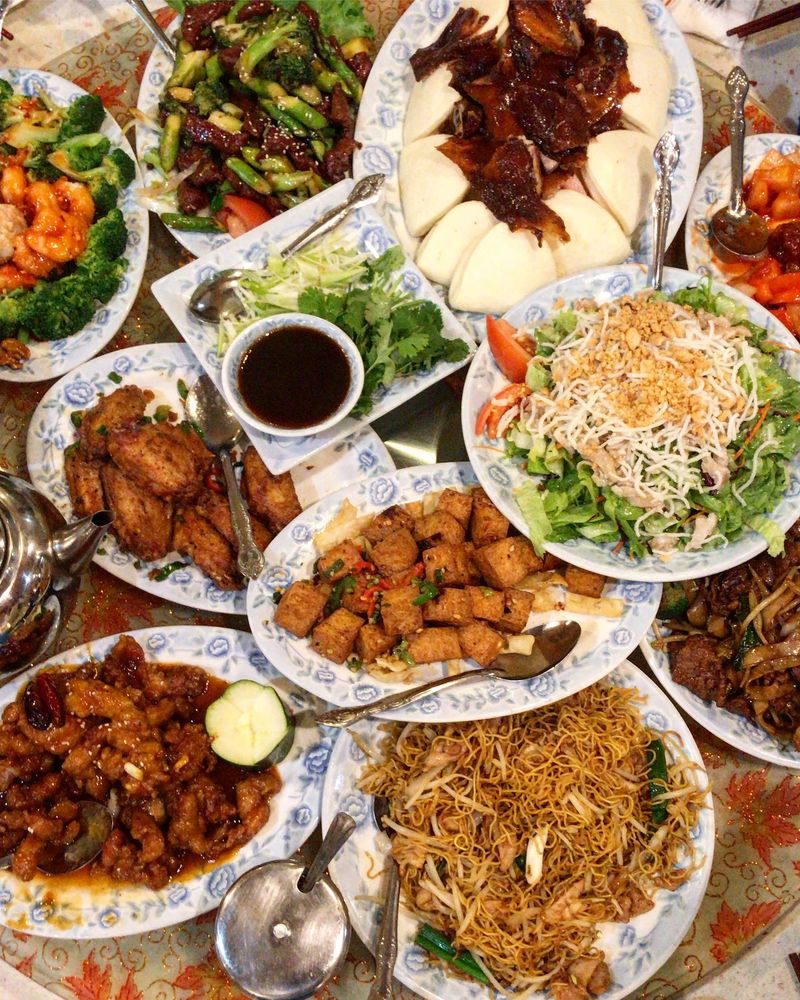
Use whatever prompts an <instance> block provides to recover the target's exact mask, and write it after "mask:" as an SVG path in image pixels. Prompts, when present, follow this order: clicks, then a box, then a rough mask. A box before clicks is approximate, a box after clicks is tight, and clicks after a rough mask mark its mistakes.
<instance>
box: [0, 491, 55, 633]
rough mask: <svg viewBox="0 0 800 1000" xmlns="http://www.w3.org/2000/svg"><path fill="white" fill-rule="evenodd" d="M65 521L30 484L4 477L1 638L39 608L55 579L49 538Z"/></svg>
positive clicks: (0, 519)
mask: <svg viewBox="0 0 800 1000" xmlns="http://www.w3.org/2000/svg"><path fill="white" fill-rule="evenodd" d="M63 524H64V518H63V517H62V515H61V514H60V513H59V512H58V510H57V509H56V508H55V507H54V506H53V504H52V503H51V502H50V501H49V500H47V499H46V498H45V497H43V496H42V495H41V494H39V493H37V492H36V490H34V489H33V487H32V486H30V485H29V484H28V483H26V482H25V481H24V480H22V479H18V478H17V477H16V476H11V475H9V474H8V473H4V472H3V473H0V640H3V639H4V638H6V637H7V636H9V635H10V634H11V633H12V632H13V631H14V629H15V627H16V626H18V625H19V623H20V622H21V621H22V620H24V619H25V618H26V617H27V615H28V614H29V613H30V611H31V610H32V609H33V608H35V607H37V606H38V605H39V604H40V603H41V601H42V600H43V598H44V597H45V595H46V594H47V591H48V590H49V588H50V585H51V583H52V580H53V573H54V567H53V559H52V554H51V551H50V539H51V536H52V532H53V530H54V529H55V528H59V527H61V526H62V525H63Z"/></svg>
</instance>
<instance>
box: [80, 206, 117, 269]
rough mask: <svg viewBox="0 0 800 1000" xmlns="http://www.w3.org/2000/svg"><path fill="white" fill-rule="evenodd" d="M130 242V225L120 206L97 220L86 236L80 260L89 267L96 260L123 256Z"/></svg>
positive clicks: (114, 258)
mask: <svg viewBox="0 0 800 1000" xmlns="http://www.w3.org/2000/svg"><path fill="white" fill-rule="evenodd" d="M127 242H128V227H127V226H126V225H125V219H124V218H123V217H122V212H120V210H119V209H118V208H115V209H112V211H110V212H109V213H108V215H106V216H105V217H104V218H102V219H100V220H99V221H98V222H95V223H94V225H93V226H91V228H90V229H89V232H88V235H87V238H86V249H85V250H84V251H83V253H82V254H81V256H80V257H79V259H78V261H79V264H83V265H84V266H86V267H89V266H90V265H91V263H92V262H93V261H94V260H97V259H100V260H107V261H108V260H116V258H117V257H121V256H122V254H123V252H124V250H125V246H126V244H127Z"/></svg>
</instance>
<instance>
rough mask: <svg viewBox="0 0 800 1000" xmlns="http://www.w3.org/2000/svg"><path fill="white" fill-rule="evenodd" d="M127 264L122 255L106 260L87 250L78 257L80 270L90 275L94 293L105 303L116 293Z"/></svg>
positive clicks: (90, 283)
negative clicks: (88, 252)
mask: <svg viewBox="0 0 800 1000" xmlns="http://www.w3.org/2000/svg"><path fill="white" fill-rule="evenodd" d="M127 266H128V262H127V260H124V259H123V258H122V257H117V258H116V260H106V259H105V258H103V257H99V256H98V255H97V254H87V253H86V252H85V251H84V253H83V254H82V255H81V256H80V258H79V259H78V271H79V272H80V273H81V274H84V275H86V276H87V277H88V279H89V285H90V287H91V290H92V294H93V295H94V297H95V298H96V299H99V300H100V301H101V302H102V303H103V304H104V305H105V303H106V302H109V301H110V300H111V299H112V297H113V296H114V295H115V294H116V292H117V289H118V288H119V283H120V282H121V281H122V275H123V274H124V273H125V269H126V268H127Z"/></svg>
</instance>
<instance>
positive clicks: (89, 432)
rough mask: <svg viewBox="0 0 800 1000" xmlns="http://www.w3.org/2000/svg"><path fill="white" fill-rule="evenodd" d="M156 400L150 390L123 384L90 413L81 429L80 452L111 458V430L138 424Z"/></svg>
mask: <svg viewBox="0 0 800 1000" xmlns="http://www.w3.org/2000/svg"><path fill="white" fill-rule="evenodd" d="M152 398H153V393H152V392H150V390H149V389H140V388H139V387H138V386H137V385H123V386H120V388H119V389H115V390H114V391H113V392H112V393H110V394H109V395H108V396H104V397H103V398H102V399H101V400H100V402H99V403H98V404H97V405H96V406H93V407H92V408H91V409H90V410H87V411H86V412H85V413H84V415H83V420H82V421H81V425H80V427H79V428H78V440H79V441H80V443H81V451H82V452H83V453H84V454H85V455H88V456H89V457H90V458H107V457H108V437H109V435H110V434H111V433H112V431H115V430H118V429H119V428H121V427H127V426H130V425H133V424H135V423H136V422H137V421H138V420H139V419H140V418H141V417H143V416H144V411H145V409H146V408H147V404H148V403H149V402H150V400H151V399H152Z"/></svg>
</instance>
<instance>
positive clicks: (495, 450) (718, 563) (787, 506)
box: [461, 264, 800, 583]
mask: <svg viewBox="0 0 800 1000" xmlns="http://www.w3.org/2000/svg"><path fill="white" fill-rule="evenodd" d="M699 280H701V279H700V278H698V277H697V276H696V275H693V274H690V273H689V272H688V271H681V270H678V269H677V268H671V267H668V268H665V269H664V291H666V292H671V291H675V290H676V289H678V288H685V287H687V286H689V285H696V284H697V283H698V281H699ZM646 287H647V274H646V270H645V268H644V266H643V265H641V264H620V265H618V266H616V267H601V268H595V269H594V270H591V271H584V272H583V273H582V274H578V275H575V276H574V277H572V278H564V279H562V280H561V281H554V282H553V283H552V284H550V285H546V286H545V287H544V288H540V289H539V290H538V291H537V292H534V294H533V295H531V296H529V297H528V298H527V299H525V300H524V301H523V302H520V303H519V305H517V306H514V308H513V309H511V310H510V311H509V312H507V313H506V314H505V316H504V317H503V318H504V319H506V320H508V322H509V323H511V324H512V325H513V326H516V327H520V326H523V325H530V324H537V323H541V322H542V321H544V320H545V318H546V317H547V316H548V315H551V314H552V313H553V312H558V310H559V309H563V308H566V306H567V305H568V304H569V303H571V302H575V301H577V300H579V299H595V300H597V301H599V302H608V301H609V300H610V299H615V298H619V297H620V296H623V295H629V294H632V293H635V292H637V291H639V290H641V289H643V288H646ZM718 290H719V291H722V292H724V293H725V294H726V295H729V296H730V297H731V298H733V299H735V300H736V301H737V302H741V303H742V304H743V305H745V306H746V308H747V310H748V314H749V318H750V320H751V321H752V322H753V323H756V324H758V325H759V326H763V327H766V329H767V331H768V333H769V339H770V340H771V341H775V342H779V343H781V344H784V345H786V348H787V350H786V351H784V352H783V353H782V354H781V357H780V361H781V364H782V365H783V367H784V368H785V369H786V370H787V371H788V372H790V374H791V375H793V376H794V378H796V379H800V355H799V354H798V353H797V350H796V347H797V345H796V343H795V341H794V338H793V337H791V336H790V334H789V332H788V331H787V330H786V329H785V327H784V326H783V324H782V323H779V322H778V321H777V320H776V319H775V318H774V317H773V316H772V315H771V314H770V313H768V312H767V310H766V309H764V308H763V307H762V306H760V305H759V304H758V303H757V302H754V301H753V300H752V299H749V298H747V297H746V296H744V295H742V294H741V293H739V292H737V291H735V289H733V288H728V287H727V286H726V287H724V288H720V289H718ZM556 303H558V305H556ZM507 384H508V380H507V379H506V378H505V377H504V376H503V375H502V373H501V372H500V369H499V368H498V367H497V365H496V364H495V362H494V359H493V357H492V354H491V351H490V350H489V345H488V344H487V343H484V344H482V345H481V347H480V349H479V350H478V353H477V355H476V356H475V360H474V361H473V363H472V366H471V367H470V370H469V372H468V374H467V381H466V385H465V386H464V395H463V397H462V402H461V429H462V431H463V433H464V441H465V442H466V445H467V453H468V454H469V457H470V461H471V462H472V465H473V467H474V469H475V472H476V473H477V475H478V479H480V482H481V486H483V488H484V489H485V490H486V492H487V493H488V494H489V496H490V497H491V498H492V500H493V501H494V503H495V504H496V505H497V506H498V507H499V508H500V510H501V511H502V512H503V513H504V514H505V515H506V517H507V518H508V519H509V520H510V521H511V522H512V524H514V525H515V526H516V527H517V528H518V529H519V530H520V531H521V532H523V534H526V533H527V528H526V526H525V520H524V519H523V517H522V514H521V513H520V510H519V507H518V506H517V503H516V501H515V499H514V491H515V490H516V489H518V488H519V487H520V486H522V484H523V483H525V482H530V481H531V479H532V478H535V477H531V476H529V475H528V474H527V473H526V472H524V471H523V469H522V468H521V467H520V465H519V463H518V462H515V461H514V460H513V459H510V458H506V457H505V455H504V454H503V452H502V449H501V448H499V447H498V446H497V443H496V442H494V443H492V442H490V441H488V440H487V439H486V438H485V437H481V438H480V439H479V438H476V436H475V422H476V419H477V417H478V413H479V412H480V409H481V407H482V406H483V405H484V403H485V402H486V401H487V400H488V399H490V398H491V397H492V396H493V395H494V394H495V393H496V392H498V391H499V390H500V389H502V388H503V386H504V385H507ZM769 516H770V517H771V518H772V519H773V520H774V521H776V522H777V523H778V524H779V525H780V526H781V528H783V529H784V530H785V529H786V528H788V527H790V525H792V524H794V522H795V521H796V520H797V518H798V516H800V454H798V455H795V457H794V459H793V460H792V461H791V462H790V463H789V486H788V488H787V490H786V493H785V494H784V497H783V500H781V502H780V504H779V505H778V506H777V507H776V508H775V510H773V511H772V512H771V514H770V515H769ZM766 547H767V543H766V540H765V539H764V537H763V536H762V535H759V534H757V533H756V532H755V531H747V532H746V533H745V534H744V535H742V537H741V538H739V539H738V540H737V541H735V542H729V543H728V544H727V545H725V546H721V547H719V548H712V549H701V550H699V551H694V552H676V553H673V554H672V555H671V556H670V557H669V559H668V560H666V561H664V560H662V559H660V558H659V557H657V556H654V555H648V556H646V557H644V558H642V559H634V558H631V557H630V556H629V555H628V553H627V552H626V551H625V550H622V551H620V552H615V548H616V546H614V545H611V544H606V545H598V544H596V543H594V542H590V541H587V540H585V539H581V540H572V541H569V542H565V543H563V544H556V543H555V542H548V543H546V544H545V548H546V549H547V551H548V552H552V553H553V555H555V556H557V557H558V558H559V559H564V560H566V561H567V562H571V563H574V564H575V565H576V566H581V567H583V568H584V569H589V570H593V571H594V572H595V573H602V574H604V575H605V576H612V577H619V576H622V577H625V579H627V580H642V581H646V580H650V581H657V582H661V583H664V582H666V581H667V580H691V579H693V578H694V577H698V576H709V575H710V574H712V573H721V572H722V570H725V569H730V568H731V566H738V565H739V564H740V563H743V562H746V561H747V560H748V559H752V557H753V556H756V555H758V553H759V552H763V551H764V549H765V548H766Z"/></svg>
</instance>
